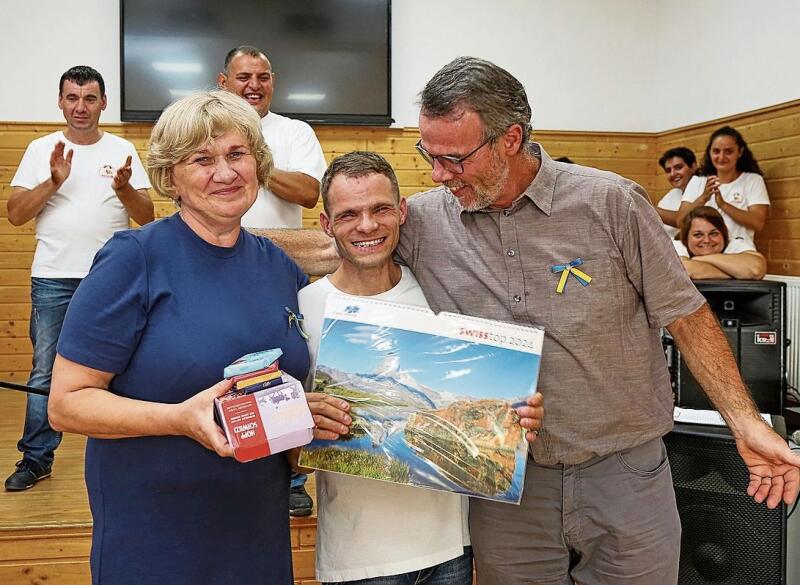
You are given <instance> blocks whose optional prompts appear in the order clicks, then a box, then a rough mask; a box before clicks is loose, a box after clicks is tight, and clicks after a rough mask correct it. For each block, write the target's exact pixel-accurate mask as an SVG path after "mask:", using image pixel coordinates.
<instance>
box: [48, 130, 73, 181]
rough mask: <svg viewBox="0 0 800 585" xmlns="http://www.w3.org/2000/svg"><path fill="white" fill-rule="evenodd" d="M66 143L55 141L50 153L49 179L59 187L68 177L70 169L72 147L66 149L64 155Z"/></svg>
mask: <svg viewBox="0 0 800 585" xmlns="http://www.w3.org/2000/svg"><path fill="white" fill-rule="evenodd" d="M65 148H66V145H65V144H64V142H62V141H61V140H59V141H58V142H57V143H56V146H55V148H54V149H53V152H51V153H50V180H51V181H53V183H54V184H55V186H56V187H60V186H61V185H63V184H64V181H66V180H67V179H68V178H69V174H70V172H71V171H72V155H73V151H72V149H69V150H68V151H67V155H66V156H64V149H65Z"/></svg>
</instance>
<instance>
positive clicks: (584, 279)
mask: <svg viewBox="0 0 800 585" xmlns="http://www.w3.org/2000/svg"><path fill="white" fill-rule="evenodd" d="M581 264H583V260H581V259H580V258H576V259H575V260H573V261H572V262H570V263H569V264H556V265H555V266H551V267H550V270H552V271H553V273H554V274H557V273H559V272H560V273H561V278H560V279H559V280H558V286H557V287H556V292H557V293H558V294H563V293H564V287H566V286H567V278H568V277H569V275H570V274H572V276H574V277H575V279H576V280H577V281H578V282H580V283H581V285H583V286H586V285H587V284H589V283H590V282H592V277H591V276H589V275H588V274H586V273H585V272H583V271H582V270H578V269H577V268H576V266H580V265H581Z"/></svg>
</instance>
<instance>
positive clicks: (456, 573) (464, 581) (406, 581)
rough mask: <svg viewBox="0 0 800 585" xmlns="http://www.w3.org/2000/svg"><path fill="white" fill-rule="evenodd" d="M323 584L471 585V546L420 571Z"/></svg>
mask: <svg viewBox="0 0 800 585" xmlns="http://www.w3.org/2000/svg"><path fill="white" fill-rule="evenodd" d="M325 585H472V547H469V546H466V547H464V554H463V555H461V556H460V557H456V558H454V559H452V560H450V561H445V562H444V563H440V564H438V565H435V566H433V567H428V568H427V569H422V570H421V571H411V572H410V573H403V574H402V575H387V576H385V577H374V578H372V579H359V580H358V581H342V582H341V583H338V584H337V583H326V584H325Z"/></svg>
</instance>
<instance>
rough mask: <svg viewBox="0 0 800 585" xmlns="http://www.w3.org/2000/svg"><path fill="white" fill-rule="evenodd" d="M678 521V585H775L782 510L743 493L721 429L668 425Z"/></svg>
mask: <svg viewBox="0 0 800 585" xmlns="http://www.w3.org/2000/svg"><path fill="white" fill-rule="evenodd" d="M664 443H665V444H666V446H667V455H668V457H669V462H670V467H671V468H672V481H673V485H674V487H675V496H676V499H677V503H678V513H679V514H680V518H681V525H682V529H683V532H682V535H681V560H680V569H679V574H678V583H679V585H781V584H783V583H785V580H786V511H785V506H784V505H783V504H781V505H780V506H778V507H777V508H776V509H774V510H770V509H768V508H767V506H766V504H756V503H755V501H754V500H753V499H752V498H751V497H749V496H748V495H747V491H746V490H747V483H748V479H749V475H748V471H747V467H746V466H745V464H744V462H743V461H742V460H741V458H740V457H739V454H738V452H737V451H736V446H735V444H734V441H733V437H732V436H731V435H730V433H729V432H728V430H727V428H721V427H706V426H700V425H678V424H676V425H675V429H674V430H673V431H672V432H671V433H669V434H668V435H667V436H666V437H664Z"/></svg>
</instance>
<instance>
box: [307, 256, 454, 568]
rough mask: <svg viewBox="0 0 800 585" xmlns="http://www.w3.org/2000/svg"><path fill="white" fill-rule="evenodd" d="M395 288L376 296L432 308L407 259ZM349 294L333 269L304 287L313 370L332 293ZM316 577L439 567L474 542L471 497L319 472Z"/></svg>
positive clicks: (376, 297)
mask: <svg viewBox="0 0 800 585" xmlns="http://www.w3.org/2000/svg"><path fill="white" fill-rule="evenodd" d="M401 268H402V271H403V274H402V277H401V279H400V282H398V283H397V285H396V286H394V288H392V289H391V290H388V291H386V292H385V293H381V294H378V295H375V296H373V297H371V298H375V299H383V300H388V301H393V302H396V303H404V304H408V305H416V306H422V307H426V308H427V307H428V303H427V301H426V300H425V297H424V295H423V294H422V289H420V287H419V284H418V283H417V280H416V278H414V275H413V274H412V273H411V271H410V270H409V269H408V268H406V267H405V266H402V267H401ZM330 293H340V294H344V293H342V292H341V291H340V290H339V289H337V288H336V287H335V286H333V284H331V282H330V280H329V279H328V277H327V276H326V277H325V278H321V279H319V280H318V281H316V282H314V283H313V284H310V285H309V286H307V287H306V288H304V289H303V290H301V291H300V293H299V294H298V299H299V301H300V312H301V313H302V314H303V317H304V323H305V327H306V333H308V335H309V340H308V349H309V353H310V356H311V370H312V371H313V370H314V367H315V364H316V359H317V351H318V349H319V340H320V333H321V331H322V320H323V313H324V309H325V297H326V296H328V294H330ZM317 504H318V507H319V512H318V514H319V516H318V522H317V551H316V554H317V580H318V581H323V582H337V581H355V580H358V579H371V578H374V577H380V576H385V575H399V574H402V573H408V572H411V571H418V570H421V569H425V568H427V567H433V566H435V565H438V564H440V563H444V562H446V561H449V560H452V559H454V558H456V557H458V556H461V555H462V554H463V552H464V547H465V546H467V545H469V529H468V527H467V510H468V505H469V504H468V499H467V498H466V497H463V496H459V495H456V494H451V493H447V492H441V491H435V490H429V489H424V488H416V487H410V486H403V485H396V484H391V483H386V482H383V481H376V480H371V479H365V478H362V477H354V476H350V475H342V474H339V473H328V472H317Z"/></svg>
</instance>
